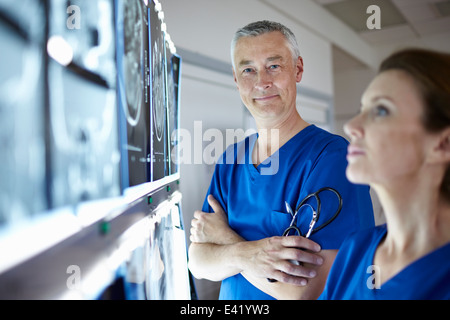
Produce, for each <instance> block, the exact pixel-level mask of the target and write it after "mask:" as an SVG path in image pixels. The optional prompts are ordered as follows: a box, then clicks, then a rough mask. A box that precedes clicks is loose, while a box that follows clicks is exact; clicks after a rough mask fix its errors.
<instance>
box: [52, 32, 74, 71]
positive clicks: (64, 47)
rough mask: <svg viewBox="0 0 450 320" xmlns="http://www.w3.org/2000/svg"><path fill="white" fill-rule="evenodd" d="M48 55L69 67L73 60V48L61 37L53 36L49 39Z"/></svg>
mask: <svg viewBox="0 0 450 320" xmlns="http://www.w3.org/2000/svg"><path fill="white" fill-rule="evenodd" d="M47 53H48V55H49V56H50V57H52V58H53V59H54V60H55V61H57V62H58V63H60V64H62V65H63V66H67V65H69V64H70V63H71V62H72V59H73V50H72V47H71V46H70V44H69V43H67V41H66V40H64V38H63V37H61V36H52V37H50V39H48V42H47Z"/></svg>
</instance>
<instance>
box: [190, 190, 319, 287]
mask: <svg viewBox="0 0 450 320" xmlns="http://www.w3.org/2000/svg"><path fill="white" fill-rule="evenodd" d="M208 203H209V204H210V206H211V208H212V209H213V210H214V212H213V213H207V212H202V211H196V212H195V213H194V219H193V220H192V222H191V226H192V227H191V236H190V240H191V242H193V244H214V245H225V247H221V248H220V249H219V247H215V249H212V248H211V249H212V250H213V251H215V250H217V252H218V251H219V250H222V251H221V253H220V254H217V256H223V257H225V256H228V257H229V258H228V259H227V261H226V262H225V261H224V262H223V263H221V264H220V265H221V266H222V269H225V268H224V267H225V265H227V264H229V263H231V264H233V268H231V269H230V270H234V271H230V273H228V272H224V274H223V275H222V276H220V277H219V278H215V277H212V275H211V276H207V275H206V274H205V275H203V277H205V278H207V279H208V278H210V277H211V278H212V279H214V280H221V279H222V278H224V277H228V276H231V275H232V274H235V273H237V272H242V273H243V274H244V275H245V276H246V277H253V278H260V279H264V281H265V282H267V278H271V279H274V280H278V281H280V282H284V283H290V284H294V285H297V286H304V285H306V283H307V279H311V278H314V277H315V276H316V275H317V272H316V270H315V268H313V267H312V266H320V265H321V264H322V263H323V258H322V257H321V256H320V255H318V254H316V253H318V252H320V246H319V245H318V244H317V243H315V242H313V241H311V240H309V239H306V238H303V237H299V236H289V237H270V238H265V239H262V240H259V241H245V239H243V238H241V237H240V236H239V235H238V234H237V233H235V232H234V231H233V230H232V229H231V228H230V226H229V225H228V218H227V215H226V213H225V212H224V210H223V209H222V207H221V206H220V204H219V202H218V201H217V200H216V199H214V197H213V196H212V195H209V196H208ZM227 245H232V246H227ZM201 250H206V247H203V249H201ZM217 252H216V253H217ZM292 261H299V262H301V263H302V264H300V265H297V264H295V263H293V262H292ZM303 263H306V265H303ZM208 265H209V263H206V261H205V260H203V262H202V263H201V264H199V265H197V266H198V267H199V268H201V269H203V270H204V268H205V267H206V269H209V270H212V271H211V272H212V273H213V274H214V276H218V275H219V274H220V272H218V269H217V268H216V267H212V268H208V267H207V266H208ZM191 266H193V267H194V268H195V264H191ZM205 271H207V270H205ZM207 273H209V272H207Z"/></svg>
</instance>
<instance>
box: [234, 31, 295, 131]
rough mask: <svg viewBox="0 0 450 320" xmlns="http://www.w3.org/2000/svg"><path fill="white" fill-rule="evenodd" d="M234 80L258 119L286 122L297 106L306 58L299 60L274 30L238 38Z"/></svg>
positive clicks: (282, 37) (280, 35)
mask: <svg viewBox="0 0 450 320" xmlns="http://www.w3.org/2000/svg"><path fill="white" fill-rule="evenodd" d="M234 61H235V66H234V70H233V74H234V80H235V82H236V84H237V87H238V90H239V93H240V95H241V99H242V101H243V103H244V104H245V106H246V107H247V108H248V110H249V111H250V113H251V114H252V115H253V117H254V118H255V120H256V121H257V122H258V121H278V120H280V121H283V120H285V118H286V117H288V116H290V114H291V113H292V110H295V108H296V96H297V88H296V83H297V82H300V80H301V78H302V74H303V61H302V58H301V57H299V58H298V59H297V60H296V61H295V62H294V59H293V57H292V53H291V51H290V50H289V46H288V43H287V40H286V39H285V37H284V36H283V34H282V33H280V32H278V31H277V32H270V33H266V34H263V35H259V36H256V37H244V38H241V39H239V40H238V42H237V43H236V47H235V51H234Z"/></svg>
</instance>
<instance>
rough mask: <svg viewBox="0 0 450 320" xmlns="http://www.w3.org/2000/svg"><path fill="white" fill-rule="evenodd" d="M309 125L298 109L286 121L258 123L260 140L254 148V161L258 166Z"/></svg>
mask: <svg viewBox="0 0 450 320" xmlns="http://www.w3.org/2000/svg"><path fill="white" fill-rule="evenodd" d="M307 126H309V123H307V122H306V121H305V120H303V119H302V118H301V116H300V115H299V114H298V112H297V111H295V113H293V114H292V115H291V116H290V117H287V118H286V119H285V120H284V121H280V122H278V123H271V124H267V123H266V124H264V125H261V124H260V123H259V124H258V140H257V141H256V144H255V148H254V149H253V155H252V157H253V163H254V164H255V166H258V165H259V164H260V163H261V162H263V161H264V160H265V159H267V158H268V157H270V156H271V155H272V154H274V153H275V152H276V151H277V150H278V149H280V148H281V147H282V146H283V145H284V144H285V143H286V142H288V141H289V140H290V139H291V138H292V137H294V136H295V135H296V134H297V133H299V132H300V131H302V130H303V129H304V128H306V127H307Z"/></svg>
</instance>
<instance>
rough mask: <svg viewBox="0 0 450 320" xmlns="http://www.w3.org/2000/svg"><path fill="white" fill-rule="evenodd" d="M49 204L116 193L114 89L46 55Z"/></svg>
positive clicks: (116, 143)
mask: <svg viewBox="0 0 450 320" xmlns="http://www.w3.org/2000/svg"><path fill="white" fill-rule="evenodd" d="M48 70H49V84H50V88H51V90H50V92H49V97H50V103H49V109H50V110H49V119H48V129H49V130H50V132H51V135H50V141H49V144H50V151H51V156H50V163H51V179H50V180H51V202H52V207H59V206H63V205H74V204H77V203H79V202H81V201H87V200H94V199H99V198H105V197H110V196H116V195H120V182H119V181H120V180H119V160H120V154H119V148H118V137H117V109H116V96H115V90H114V89H110V88H107V87H104V86H102V85H100V84H98V83H95V82H94V81H92V80H90V79H89V78H86V77H85V76H84V75H83V74H82V73H81V74H80V73H78V72H77V70H72V69H70V68H66V67H63V66H61V65H60V64H58V63H56V62H54V61H50V64H49V69H48Z"/></svg>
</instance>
